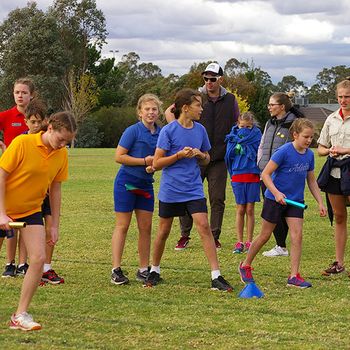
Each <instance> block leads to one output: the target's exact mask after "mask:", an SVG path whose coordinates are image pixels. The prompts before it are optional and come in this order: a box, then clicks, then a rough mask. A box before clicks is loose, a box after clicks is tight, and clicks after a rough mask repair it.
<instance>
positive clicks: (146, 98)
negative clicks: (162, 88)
mask: <svg viewBox="0 0 350 350" xmlns="http://www.w3.org/2000/svg"><path fill="white" fill-rule="evenodd" d="M146 102H154V103H155V104H156V105H157V107H158V112H159V114H161V113H163V110H162V104H163V102H162V101H161V100H160V99H159V98H158V96H156V95H154V94H144V95H142V96H141V97H140V98H139V100H138V101H137V106H136V112H137V113H139V112H140V110H141V108H142V105H143V104H144V103H146Z"/></svg>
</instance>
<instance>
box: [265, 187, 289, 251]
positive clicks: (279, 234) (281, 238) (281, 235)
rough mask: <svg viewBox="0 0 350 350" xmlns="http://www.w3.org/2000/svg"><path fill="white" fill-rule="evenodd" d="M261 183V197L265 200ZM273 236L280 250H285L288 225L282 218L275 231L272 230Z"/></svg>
mask: <svg viewBox="0 0 350 350" xmlns="http://www.w3.org/2000/svg"><path fill="white" fill-rule="evenodd" d="M260 182H261V192H262V196H263V197H264V198H265V196H264V193H265V191H266V186H265V184H264V182H263V181H260ZM273 235H274V236H275V240H276V244H277V245H278V246H280V247H282V248H286V246H287V245H286V239H287V235H288V225H287V221H286V219H285V218H284V217H282V218H281V220H280V221H279V222H278V223H277V225H276V227H275V229H274V230H273Z"/></svg>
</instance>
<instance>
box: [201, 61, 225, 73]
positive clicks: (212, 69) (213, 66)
mask: <svg viewBox="0 0 350 350" xmlns="http://www.w3.org/2000/svg"><path fill="white" fill-rule="evenodd" d="M204 73H213V74H216V75H220V76H223V75H224V71H223V70H222V68H221V67H220V66H219V64H218V63H216V62H212V63H210V64H208V65H207V68H205V70H204V71H203V72H202V75H203V74H204Z"/></svg>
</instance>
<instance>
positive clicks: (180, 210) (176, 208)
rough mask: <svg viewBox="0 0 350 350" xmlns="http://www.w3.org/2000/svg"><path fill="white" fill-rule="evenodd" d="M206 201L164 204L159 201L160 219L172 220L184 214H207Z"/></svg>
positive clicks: (202, 199) (196, 200)
mask: <svg viewBox="0 0 350 350" xmlns="http://www.w3.org/2000/svg"><path fill="white" fill-rule="evenodd" d="M207 212H208V208H207V200H206V199H205V198H201V199H195V200H192V201H187V202H175V203H166V202H162V201H159V216H160V217H161V218H173V217H175V216H184V215H186V214H189V215H191V214H195V213H207Z"/></svg>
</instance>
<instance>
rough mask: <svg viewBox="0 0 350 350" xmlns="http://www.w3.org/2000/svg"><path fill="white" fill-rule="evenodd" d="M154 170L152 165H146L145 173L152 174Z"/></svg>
mask: <svg viewBox="0 0 350 350" xmlns="http://www.w3.org/2000/svg"><path fill="white" fill-rule="evenodd" d="M155 171H156V169H154V168H153V166H152V165H149V166H147V167H146V173H148V174H153V173H154V172H155Z"/></svg>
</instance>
